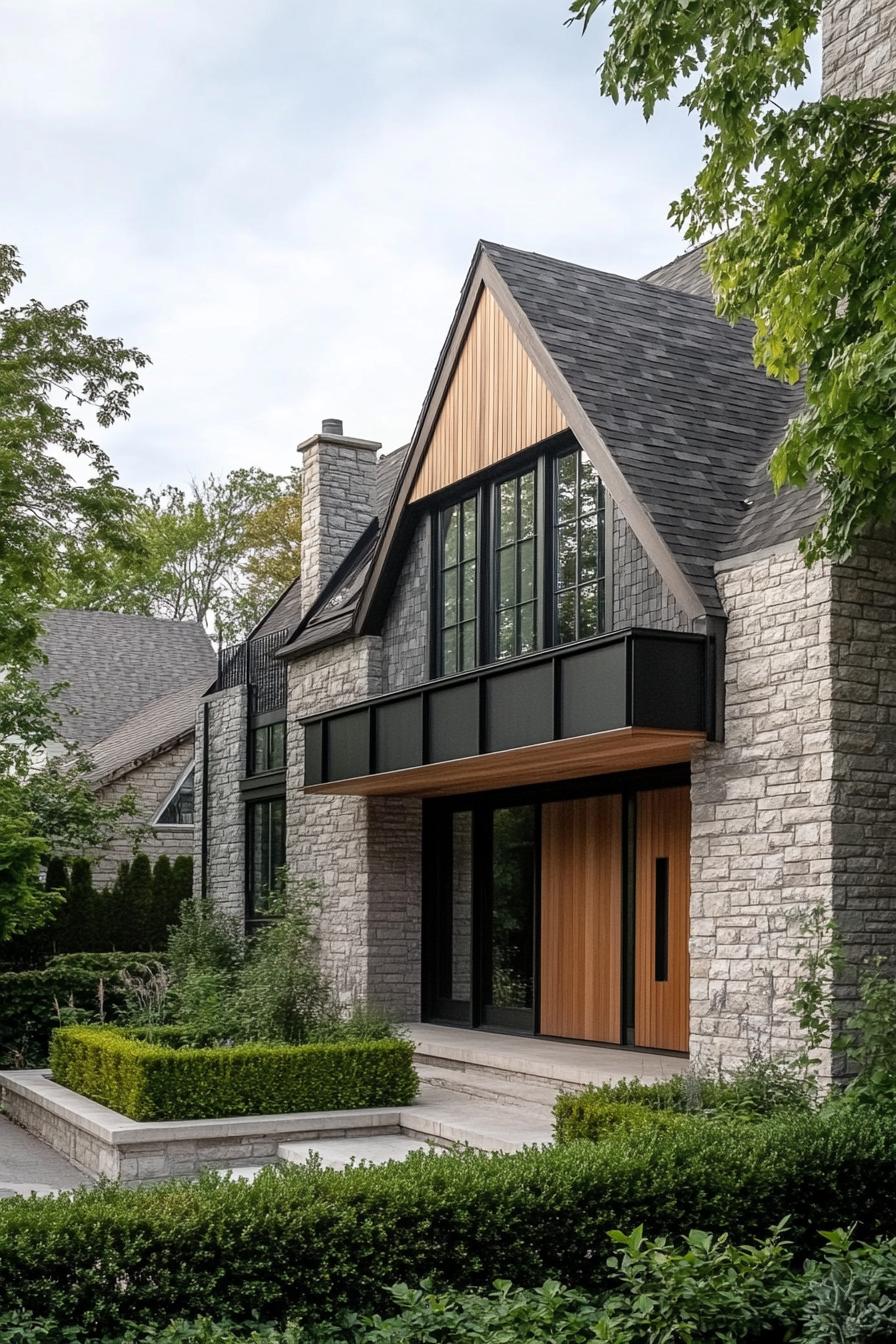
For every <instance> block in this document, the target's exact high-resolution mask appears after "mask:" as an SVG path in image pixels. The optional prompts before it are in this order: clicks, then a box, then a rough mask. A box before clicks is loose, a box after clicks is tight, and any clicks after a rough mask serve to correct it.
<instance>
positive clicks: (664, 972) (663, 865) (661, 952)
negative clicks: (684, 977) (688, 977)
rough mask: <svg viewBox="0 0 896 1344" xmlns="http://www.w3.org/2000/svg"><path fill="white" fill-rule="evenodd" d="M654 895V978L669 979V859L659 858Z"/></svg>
mask: <svg viewBox="0 0 896 1344" xmlns="http://www.w3.org/2000/svg"><path fill="white" fill-rule="evenodd" d="M655 883H656V885H655V887H654V897H653V918H654V941H653V959H654V968H653V978H654V980H668V979H669V860H668V859H665V858H664V859H657V861H656V876H655Z"/></svg>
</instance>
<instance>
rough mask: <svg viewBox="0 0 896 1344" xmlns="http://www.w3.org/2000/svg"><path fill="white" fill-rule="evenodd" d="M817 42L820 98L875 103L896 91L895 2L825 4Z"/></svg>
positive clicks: (862, 0) (850, 0)
mask: <svg viewBox="0 0 896 1344" xmlns="http://www.w3.org/2000/svg"><path fill="white" fill-rule="evenodd" d="M821 37H822V57H821V84H822V92H823V93H824V94H832V93H833V94H839V96H840V97H841V98H875V97H877V96H878V95H879V94H881V93H890V92H892V91H893V89H896V0H827V3H826V4H825V7H824V10H823V13H822V20H821Z"/></svg>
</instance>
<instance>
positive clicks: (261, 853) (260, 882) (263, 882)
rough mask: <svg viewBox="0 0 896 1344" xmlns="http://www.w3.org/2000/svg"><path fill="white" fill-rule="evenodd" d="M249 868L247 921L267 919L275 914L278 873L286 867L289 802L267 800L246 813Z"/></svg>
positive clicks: (280, 799) (253, 804) (250, 808)
mask: <svg viewBox="0 0 896 1344" xmlns="http://www.w3.org/2000/svg"><path fill="white" fill-rule="evenodd" d="M246 831H247V835H246V840H247V845H248V853H249V864H248V888H249V889H248V893H247V896H248V900H247V907H248V917H249V919H250V920H251V919H265V918H267V917H269V916H270V915H271V914H272V913H273V909H272V903H271V896H272V893H273V892H274V890H275V888H276V884H277V873H278V872H279V870H280V869H281V868H282V867H283V866H284V865H285V863H286V799H285V798H265V799H264V800H263V801H262V802H258V803H250V804H249V806H248V807H247V809H246Z"/></svg>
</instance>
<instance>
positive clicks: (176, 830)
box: [93, 737, 193, 887]
mask: <svg viewBox="0 0 896 1344" xmlns="http://www.w3.org/2000/svg"><path fill="white" fill-rule="evenodd" d="M192 759H193V739H192V737H191V738H189V739H188V740H187V741H185V742H181V743H179V744H178V746H176V747H172V749H171V750H170V751H166V752H163V753H162V754H161V755H159V756H155V757H153V759H152V760H151V761H147V762H146V764H145V765H141V766H139V767H138V768H137V769H136V770H131V771H130V773H129V774H127V775H123V776H122V778H121V779H116V780H113V781H112V783H111V784H107V785H106V786H105V787H104V788H101V789H98V790H97V798H98V799H99V801H100V802H101V803H103V804H106V805H109V804H111V803H115V802H118V801H119V800H120V799H121V798H122V797H123V796H124V795H125V794H126V793H133V794H134V795H135V797H136V799H137V812H136V814H135V815H134V817H133V818H125V819H124V820H123V822H122V824H121V828H120V830H119V832H118V834H117V835H116V836H115V838H114V840H113V841H112V843H111V844H110V845H109V847H108V848H107V849H106V850H105V851H104V852H103V854H102V855H100V856H98V857H97V858H96V859H95V860H94V861H93V881H94V884H95V886H97V887H105V886H108V885H109V884H110V883H112V882H114V881H115V875H116V873H117V872H118V865H119V863H121V862H123V861H125V860H127V861H129V860H131V859H132V858H133V857H134V845H135V842H136V844H137V848H138V849H140V850H141V851H142V852H143V853H144V854H148V855H149V857H150V859H151V860H152V861H153V862H155V860H156V859H157V858H159V856H160V855H161V854H167V855H168V857H169V858H170V859H172V860H173V859H176V858H177V857H178V855H179V854H192V853H193V827H192V826H154V827H152V828H151V829H150V830H149V831H146V832H145V833H144V834H142V835H140V836H139V838H138V837H137V835H136V834H135V826H143V825H150V826H151V823H152V821H153V819H154V818H155V817H156V816H157V814H158V812H159V809H160V808H161V807H162V804H163V803H164V802H165V800H166V798H167V797H168V795H169V794H170V793H171V790H172V789H173V788H174V786H175V785H176V784H177V782H178V780H179V779H180V777H181V775H182V774H183V773H184V771H185V770H186V768H187V766H188V765H189V763H190V762H191V761H192Z"/></svg>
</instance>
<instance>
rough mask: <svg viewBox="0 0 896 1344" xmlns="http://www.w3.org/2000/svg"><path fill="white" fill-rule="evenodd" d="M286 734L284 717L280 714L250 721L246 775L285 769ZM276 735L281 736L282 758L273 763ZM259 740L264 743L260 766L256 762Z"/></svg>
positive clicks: (264, 773) (257, 774)
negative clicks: (275, 716) (258, 720)
mask: <svg viewBox="0 0 896 1344" xmlns="http://www.w3.org/2000/svg"><path fill="white" fill-rule="evenodd" d="M278 730H281V732H279V733H278ZM286 735H287V729H286V719H285V718H283V717H282V716H278V717H277V718H271V719H262V720H261V721H260V722H257V723H255V722H250V725H249V734H248V736H249V741H248V748H247V759H246V773H247V775H252V776H255V777H257V776H259V775H267V774H270V773H272V772H273V771H275V770H276V771H280V770H285V769H286ZM277 736H281V738H282V758H281V759H280V760H279V761H278V762H277V763H276V764H274V763H273V744H274V740H275V737H277ZM259 740H261V741H262V742H263V743H264V747H263V753H262V761H263V764H262V765H260V766H259V765H257V764H256V757H257V750H256V748H257V743H258V741H259Z"/></svg>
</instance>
